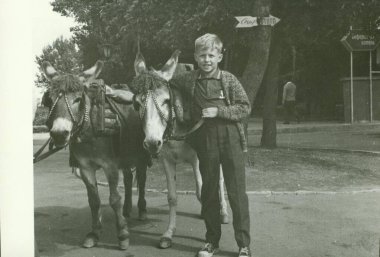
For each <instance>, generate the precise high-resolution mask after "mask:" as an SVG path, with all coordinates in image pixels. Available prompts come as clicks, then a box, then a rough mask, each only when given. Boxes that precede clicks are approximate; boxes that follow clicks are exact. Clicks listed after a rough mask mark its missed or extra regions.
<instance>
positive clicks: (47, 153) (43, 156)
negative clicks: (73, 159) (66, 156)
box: [33, 137, 67, 164]
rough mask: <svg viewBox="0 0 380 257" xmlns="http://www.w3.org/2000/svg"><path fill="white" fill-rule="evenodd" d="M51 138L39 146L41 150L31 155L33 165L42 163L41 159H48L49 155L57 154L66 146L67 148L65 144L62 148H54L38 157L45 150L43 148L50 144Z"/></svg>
mask: <svg viewBox="0 0 380 257" xmlns="http://www.w3.org/2000/svg"><path fill="white" fill-rule="evenodd" d="M51 139H52V138H51V137H50V138H49V139H48V140H47V141H46V142H45V143H44V144H43V145H42V146H41V148H40V149H38V151H37V152H36V153H35V154H33V164H34V163H37V162H39V161H42V160H43V159H46V158H47V157H49V156H50V155H52V154H53V153H56V152H58V151H60V150H62V149H63V148H65V147H66V146H67V144H66V145H64V146H62V147H56V148H54V149H51V150H49V151H48V152H46V153H44V154H42V155H41V156H40V154H41V153H42V151H43V150H44V149H45V147H46V146H47V145H48V144H49V143H50V142H51Z"/></svg>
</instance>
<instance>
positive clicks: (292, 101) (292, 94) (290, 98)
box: [282, 80, 300, 124]
mask: <svg viewBox="0 0 380 257" xmlns="http://www.w3.org/2000/svg"><path fill="white" fill-rule="evenodd" d="M296 92H297V86H296V85H295V84H294V83H293V82H292V81H290V80H289V81H288V82H287V83H286V84H285V85H284V91H283V93H282V105H283V106H284V110H285V121H284V124H290V119H291V118H292V117H295V118H296V120H297V122H298V123H299V122H300V120H299V116H298V112H297V110H296Z"/></svg>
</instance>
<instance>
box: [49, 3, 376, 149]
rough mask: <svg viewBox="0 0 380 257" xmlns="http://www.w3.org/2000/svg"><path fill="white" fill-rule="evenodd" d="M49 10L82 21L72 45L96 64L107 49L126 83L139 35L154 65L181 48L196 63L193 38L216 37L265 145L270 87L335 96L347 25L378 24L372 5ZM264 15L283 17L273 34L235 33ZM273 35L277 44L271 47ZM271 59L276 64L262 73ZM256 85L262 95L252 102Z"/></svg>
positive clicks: (269, 132)
mask: <svg viewBox="0 0 380 257" xmlns="http://www.w3.org/2000/svg"><path fill="white" fill-rule="evenodd" d="M52 5H53V7H54V10H55V11H57V12H59V13H61V14H62V15H66V16H71V17H74V18H75V19H76V21H77V22H78V23H79V25H78V26H77V27H76V28H74V34H75V40H76V42H77V44H78V45H79V47H80V48H81V49H82V48H83V49H84V48H87V45H88V44H87V43H89V42H91V44H92V47H91V49H92V50H91V51H90V52H91V54H89V55H86V56H91V58H95V57H96V56H99V54H98V53H97V50H96V47H95V46H99V45H101V44H103V43H105V42H106V43H111V44H112V45H113V47H114V55H113V57H112V58H111V61H112V62H113V63H115V64H117V65H118V67H119V70H125V71H126V72H125V78H126V79H127V80H128V79H131V78H132V76H133V60H134V55H135V53H136V49H135V45H136V38H137V36H139V37H140V38H141V48H142V50H143V51H144V53H145V56H146V58H147V63H148V64H150V65H151V66H159V64H160V62H162V60H166V59H167V56H168V55H170V54H171V52H172V51H173V50H174V49H181V50H182V52H183V55H181V57H180V58H181V59H180V61H183V62H189V61H193V57H192V51H193V50H192V49H193V43H194V39H195V38H196V37H198V36H200V35H201V34H203V33H205V32H211V33H216V34H218V35H219V36H220V37H221V38H222V40H223V42H224V45H225V48H226V49H227V52H226V54H225V58H226V59H228V62H229V64H232V65H227V66H226V67H227V68H228V69H231V70H233V72H234V73H236V74H237V75H239V76H241V77H242V83H243V86H244V87H245V89H246V91H247V93H248V95H249V99H250V102H251V104H253V103H259V102H263V103H264V123H265V124H263V125H264V127H263V139H262V145H263V146H266V144H267V143H266V142H271V143H270V145H272V146H274V145H275V142H276V136H275V135H276V133H273V130H275V129H276V127H275V122H276V118H275V117H276V115H275V107H276V103H277V90H276V88H275V87H276V85H277V87H278V86H279V81H281V78H283V77H284V76H285V75H289V74H292V75H294V78H295V79H296V80H297V82H300V83H299V84H300V86H299V87H298V88H299V90H298V92H299V95H301V96H302V95H303V92H305V91H306V90H305V87H306V86H303V85H307V86H308V87H309V88H310V91H311V92H312V93H311V94H309V95H311V96H312V97H313V98H316V97H318V95H321V92H328V91H329V92H332V90H335V92H338V90H339V81H338V78H339V76H341V74H342V73H343V72H344V71H345V70H346V68H347V63H345V62H342V60H344V58H345V57H344V56H345V52H344V51H345V50H344V49H343V48H342V47H341V45H340V42H339V40H340V38H341V37H342V36H343V35H344V34H345V33H346V32H347V29H348V27H349V26H350V25H354V26H366V27H368V29H371V28H370V27H371V26H372V27H373V26H374V25H375V21H376V20H377V21H379V19H378V13H377V10H379V1H377V0H336V1H331V0H254V1H249V0H233V1H227V0H208V1H202V0H194V1H187V0H165V1H162V0H124V1H111V0H102V1H98V0H55V1H54V2H53V3H52ZM269 14H272V15H273V16H276V17H279V18H280V19H281V21H280V23H279V24H277V25H276V31H274V32H273V31H272V30H273V28H272V27H270V26H258V27H254V28H251V29H244V30H243V29H242V30H239V31H237V30H236V29H235V24H236V21H235V18H234V17H235V16H244V15H249V16H257V17H263V16H268V15H269ZM368 25H371V26H368ZM277 27H278V29H277ZM273 33H276V34H277V33H278V34H280V36H278V37H277V36H276V35H273ZM272 36H274V37H277V38H278V39H277V41H278V43H276V42H274V43H273V44H271V43H270V42H271V37H272ZM277 44H278V46H276V45H277ZM270 47H271V48H270ZM272 48H273V49H277V48H278V49H279V50H278V53H276V54H272V53H271V52H272V51H274V50H273V49H272ZM270 56H271V57H270ZM273 56H275V57H273ZM276 56H277V57H276ZM269 57H270V58H272V59H273V60H272V61H270V62H269V66H268V67H267V64H268V58H269ZM86 61H87V60H86V58H85V60H84V62H86ZM272 66H274V67H272ZM277 66H278V67H277ZM240 69H241V71H240V72H238V71H239V70H240ZM235 71H236V72H235ZM238 73H239V74H238ZM264 74H265V77H266V79H265V80H264V81H265V83H264V84H263V83H262V81H263V78H264ZM269 74H270V75H269ZM276 74H277V75H276ZM331 83H333V86H331ZM261 84H263V85H265V87H264V88H263V89H265V90H266V95H265V96H264V98H259V99H256V98H257V97H256V96H257V92H258V91H259V88H260V86H261ZM325 98H326V97H321V99H325Z"/></svg>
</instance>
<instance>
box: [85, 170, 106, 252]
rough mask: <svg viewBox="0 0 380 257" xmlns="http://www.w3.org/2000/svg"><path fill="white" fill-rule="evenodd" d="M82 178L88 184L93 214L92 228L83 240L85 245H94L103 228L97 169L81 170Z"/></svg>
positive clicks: (89, 200) (87, 246)
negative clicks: (96, 175)
mask: <svg viewBox="0 0 380 257" xmlns="http://www.w3.org/2000/svg"><path fill="white" fill-rule="evenodd" d="M80 174H81V178H82V180H83V182H84V184H85V185H86V189H87V196H88V203H89V205H90V209H91V215H92V230H91V232H90V233H88V234H87V235H86V238H85V240H84V242H83V247H85V248H90V247H94V246H95V245H96V244H97V243H98V241H99V235H100V232H101V229H102V223H101V220H102V217H101V212H100V198H99V193H98V186H97V184H96V178H95V170H87V169H81V170H80Z"/></svg>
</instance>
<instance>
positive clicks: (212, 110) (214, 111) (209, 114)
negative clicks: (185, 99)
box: [202, 107, 218, 118]
mask: <svg viewBox="0 0 380 257" xmlns="http://www.w3.org/2000/svg"><path fill="white" fill-rule="evenodd" d="M216 116H218V107H209V108H205V109H203V110H202V118H215V117H216Z"/></svg>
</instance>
